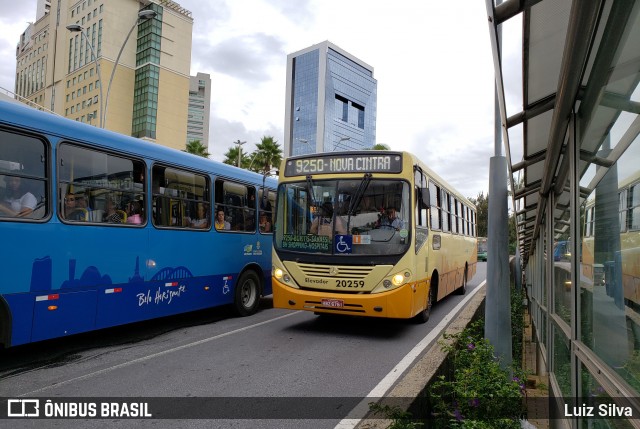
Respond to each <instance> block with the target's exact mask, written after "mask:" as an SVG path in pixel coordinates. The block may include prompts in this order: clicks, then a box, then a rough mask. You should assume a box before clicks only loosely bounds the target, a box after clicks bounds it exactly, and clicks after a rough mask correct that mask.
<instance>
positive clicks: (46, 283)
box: [30, 256, 194, 292]
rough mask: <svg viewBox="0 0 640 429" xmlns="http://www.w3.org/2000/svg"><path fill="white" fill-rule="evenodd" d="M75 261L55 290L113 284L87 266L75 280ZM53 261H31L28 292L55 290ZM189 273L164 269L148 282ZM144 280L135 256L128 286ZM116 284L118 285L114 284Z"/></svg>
mask: <svg viewBox="0 0 640 429" xmlns="http://www.w3.org/2000/svg"><path fill="white" fill-rule="evenodd" d="M76 268H77V261H76V259H70V260H69V277H68V279H67V280H65V281H63V282H62V284H61V285H60V286H59V287H58V288H57V289H72V288H75V289H79V288H88V287H95V286H108V285H111V284H114V283H113V280H112V279H111V276H110V275H109V274H108V273H105V274H101V272H100V270H99V269H98V267H96V266H93V265H91V266H88V267H87V268H85V269H84V271H83V272H82V274H81V275H80V277H79V278H76ZM52 271H53V260H52V259H51V257H50V256H45V257H43V258H37V259H35V260H34V261H33V264H32V270H31V286H30V291H31V292H36V291H47V290H55V289H54V287H53V278H52ZM193 277H194V276H193V274H192V273H191V271H190V270H189V269H188V268H187V267H185V266H178V267H165V268H162V269H161V270H160V271H158V272H157V273H156V274H155V275H154V276H153V277H151V279H150V280H149V281H150V282H155V281H165V280H179V279H187V278H193ZM145 282H146V280H145V279H144V277H142V276H141V275H140V257H139V256H136V262H135V268H134V273H133V276H131V277H129V279H128V282H122V283H126V284H128V285H132V286H135V285H140V284H143V283H145ZM116 284H118V283H116Z"/></svg>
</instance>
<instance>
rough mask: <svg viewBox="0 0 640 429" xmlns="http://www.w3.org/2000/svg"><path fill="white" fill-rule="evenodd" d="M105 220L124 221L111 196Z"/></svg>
mask: <svg viewBox="0 0 640 429" xmlns="http://www.w3.org/2000/svg"><path fill="white" fill-rule="evenodd" d="M105 222H108V223H122V216H121V215H120V213H119V211H118V206H117V205H116V202H115V201H114V200H113V199H111V198H108V199H107V214H106V215H105Z"/></svg>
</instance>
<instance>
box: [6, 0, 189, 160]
mask: <svg viewBox="0 0 640 429" xmlns="http://www.w3.org/2000/svg"><path fill="white" fill-rule="evenodd" d="M142 10H146V11H149V10H150V11H153V12H154V13H155V15H154V14H153V13H151V14H150V13H146V14H143V16H139V12H140V11H142ZM151 15H154V16H153V17H151ZM36 18H37V20H36V22H34V23H32V24H29V27H28V28H27V29H26V30H25V32H24V33H23V34H22V35H21V37H20V40H19V42H18V46H17V48H16V84H15V90H14V92H15V93H16V95H17V98H18V99H20V100H22V101H25V102H28V103H29V104H32V103H33V104H36V105H39V106H42V107H43V108H46V109H48V110H51V111H53V112H55V113H57V114H60V115H63V116H66V117H68V118H70V119H74V120H76V121H81V122H86V123H89V124H91V125H94V126H100V123H101V119H102V120H103V122H104V127H105V128H108V129H110V130H113V131H117V132H119V133H122V134H128V135H133V136H134V137H139V138H143V139H146V140H150V141H153V142H156V143H159V144H163V145H165V146H170V147H175V148H179V149H183V148H184V141H185V139H186V135H187V111H188V102H189V101H188V100H189V95H188V94H189V72H190V64H191V33H192V28H193V18H192V16H191V12H190V11H188V10H186V9H184V8H182V7H181V6H180V5H179V4H178V3H175V2H173V1H170V0H108V1H107V0H76V1H73V0H56V1H53V2H52V1H50V0H38V4H37V15H36ZM70 25H71V26H75V28H72V30H81V31H82V32H83V33H84V34H82V33H81V32H80V31H72V30H70V29H69V28H68V26H70ZM85 36H86V37H85ZM96 57H97V61H96ZM114 67H116V70H115V72H114Z"/></svg>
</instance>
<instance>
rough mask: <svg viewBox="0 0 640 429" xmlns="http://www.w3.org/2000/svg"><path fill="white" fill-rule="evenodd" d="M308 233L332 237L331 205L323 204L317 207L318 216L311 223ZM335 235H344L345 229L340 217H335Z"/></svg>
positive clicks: (328, 203)
mask: <svg viewBox="0 0 640 429" xmlns="http://www.w3.org/2000/svg"><path fill="white" fill-rule="evenodd" d="M310 232H311V233H312V234H317V235H326V236H327V237H331V236H333V204H331V203H330V202H325V203H324V204H322V205H321V206H320V207H318V216H316V218H315V219H314V220H313V222H312V223H311V228H310ZM335 233H336V234H342V235H344V234H346V233H347V229H346V227H345V225H344V221H343V220H342V218H341V217H340V216H336V225H335Z"/></svg>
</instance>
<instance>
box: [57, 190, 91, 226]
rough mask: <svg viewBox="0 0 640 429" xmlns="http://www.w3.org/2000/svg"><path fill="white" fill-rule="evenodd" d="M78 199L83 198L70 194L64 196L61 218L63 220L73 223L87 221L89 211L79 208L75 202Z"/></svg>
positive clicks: (80, 195) (82, 196)
mask: <svg viewBox="0 0 640 429" xmlns="http://www.w3.org/2000/svg"><path fill="white" fill-rule="evenodd" d="M80 198H84V195H82V194H78V195H76V194H73V193H71V192H67V194H66V195H65V196H64V211H63V216H64V218H65V219H67V220H74V221H81V220H85V221H86V220H88V219H89V216H88V214H89V211H88V210H87V209H85V208H84V207H80V206H78V205H77V201H78V200H79V199H80Z"/></svg>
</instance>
